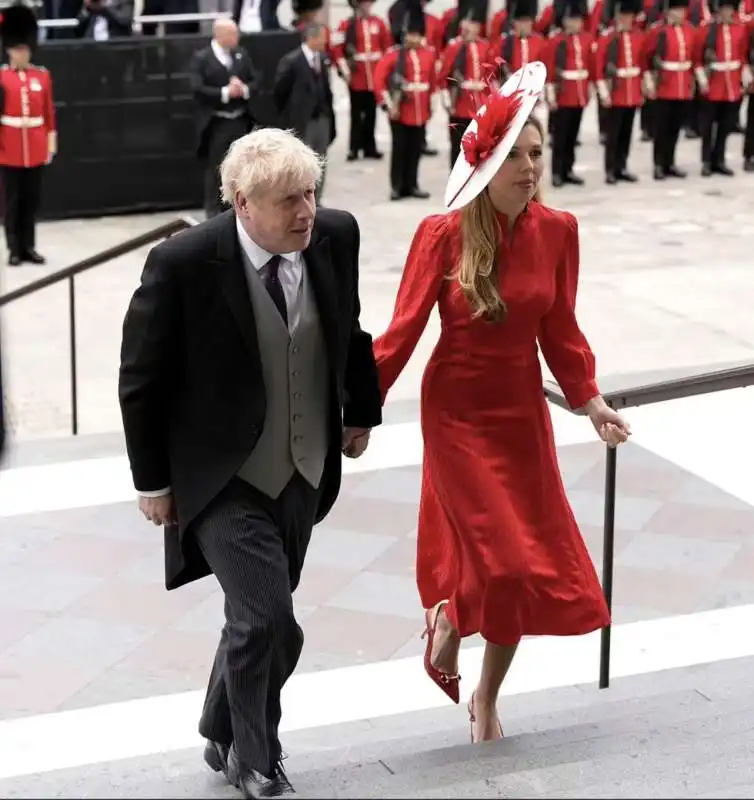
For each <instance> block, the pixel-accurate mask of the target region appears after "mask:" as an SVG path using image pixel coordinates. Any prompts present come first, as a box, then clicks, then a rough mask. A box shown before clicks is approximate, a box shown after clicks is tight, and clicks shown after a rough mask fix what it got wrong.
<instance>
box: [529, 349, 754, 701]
mask: <svg viewBox="0 0 754 800" xmlns="http://www.w3.org/2000/svg"><path fill="white" fill-rule="evenodd" d="M753 385H754V363H752V362H751V361H741V362H732V363H727V364H720V365H718V366H715V367H712V368H711V369H709V370H706V371H704V372H700V371H698V368H697V369H696V370H694V369H687V370H683V369H677V370H666V371H663V372H662V373H659V372H655V373H645V374H644V375H643V376H642V375H625V376H620V375H619V376H616V377H613V378H607V379H605V380H603V381H601V389H602V397H603V398H604V399H605V402H606V403H607V404H608V405H609V406H610V407H611V408H614V409H616V410H618V409H622V408H636V407H638V406H647V405H653V404H654V403H665V402H667V401H669V400H680V399H682V398H684V397H692V396H694V395H700V394H712V393H713V392H722V391H726V390H728V389H744V388H746V387H747V386H753ZM544 390H545V396H546V397H547V399H548V400H549V401H550V402H551V403H553V404H554V405H556V406H559V407H560V408H563V409H565V410H566V411H570V412H571V413H575V412H574V411H573V409H572V408H571V407H570V406H569V405H568V402H567V400H566V399H565V396H564V394H563V392H562V391H561V389H560V387H559V386H558V385H557V384H556V383H554V382H553V381H545V386H544ZM618 450H619V448H612V447H606V456H605V502H604V525H603V531H602V590H603V592H604V594H605V600H606V602H607V606H608V608H609V609H610V611H611V613H612V608H613V575H614V567H615V500H616V483H617V473H618ZM611 633H612V626H611V625H608V626H607V627H605V628H603V629H602V631H601V640H600V668H599V669H600V672H599V687H600V689H606V688H607V687H608V686H609V685H610V644H611Z"/></svg>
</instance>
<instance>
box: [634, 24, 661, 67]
mask: <svg viewBox="0 0 754 800" xmlns="http://www.w3.org/2000/svg"><path fill="white" fill-rule="evenodd" d="M661 27H662V26H660V25H657V26H653V27H651V28H649V29H648V30H647V33H646V36H645V37H644V43H643V46H642V48H641V53H640V58H639V66H641V68H642V71H643V72H653V71H654V64H653V63H652V61H653V60H654V54H655V50H656V49H657V37H658V35H659V33H660V29H661Z"/></svg>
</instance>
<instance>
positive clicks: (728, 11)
mask: <svg viewBox="0 0 754 800" xmlns="http://www.w3.org/2000/svg"><path fill="white" fill-rule="evenodd" d="M735 13H736V10H735V8H733V6H720V19H721V20H722V21H723V22H726V23H728V24H730V23H731V22H733V17H734V16H735Z"/></svg>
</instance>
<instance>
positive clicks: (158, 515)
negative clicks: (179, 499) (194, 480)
mask: <svg viewBox="0 0 754 800" xmlns="http://www.w3.org/2000/svg"><path fill="white" fill-rule="evenodd" d="M139 511H141V513H142V514H143V515H144V516H145V517H146V518H147V519H148V520H149V521H150V522H153V523H154V524H155V525H174V524H175V523H176V522H177V521H178V520H177V518H176V516H175V503H174V501H173V495H172V494H163V495H161V496H160V497H139Z"/></svg>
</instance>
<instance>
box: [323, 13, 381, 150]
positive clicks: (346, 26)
mask: <svg viewBox="0 0 754 800" xmlns="http://www.w3.org/2000/svg"><path fill="white" fill-rule="evenodd" d="M348 2H349V5H350V6H351V8H352V9H353V16H351V17H349V18H348V19H344V20H343V22H341V23H340V25H339V26H338V29H337V30H336V31H335V32H334V33H333V35H332V48H333V55H334V57H335V63H336V65H337V67H338V72H340V74H341V75H342V76H343V77H344V79H345V80H346V81H347V82H348V93H349V96H350V101H351V132H350V140H349V147H348V160H349V161H355V160H356V159H357V158H359V156H363V157H364V158H382V153H380V152H379V151H378V150H377V143H376V142H375V138H374V127H375V125H376V123H377V106H376V104H375V83H374V77H375V70H376V69H377V64H378V63H379V61H380V59H381V58H382V56H383V55H384V54H385V53H386V52H387V51H388V50H389V49H390V47H391V46H392V44H393V37H392V36H391V35H390V30H389V29H388V26H387V23H386V22H385V21H384V20H383V19H382V18H381V17H378V16H377V15H376V14H373V13H372V7H373V6H374V0H348Z"/></svg>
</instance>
